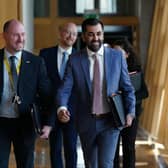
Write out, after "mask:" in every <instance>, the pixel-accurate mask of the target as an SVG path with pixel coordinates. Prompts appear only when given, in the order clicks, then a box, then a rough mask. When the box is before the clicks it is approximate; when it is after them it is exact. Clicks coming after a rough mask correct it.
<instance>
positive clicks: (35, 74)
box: [0, 49, 50, 124]
mask: <svg viewBox="0 0 168 168" xmlns="http://www.w3.org/2000/svg"><path fill="white" fill-rule="evenodd" d="M3 60H4V49H1V50H0V99H1V96H2V92H3V74H4V73H3V69H4V68H3V67H4V61H3ZM17 94H18V95H19V97H20V99H21V102H22V103H21V104H20V105H19V113H20V116H22V117H23V116H30V105H31V104H32V103H34V102H35V101H36V97H37V94H38V95H39V96H40V98H42V99H41V100H42V102H45V103H46V102H47V100H49V96H50V82H49V79H48V77H47V72H46V68H45V64H44V61H43V60H42V59H41V58H40V57H37V56H34V55H33V54H32V53H29V52H27V51H24V50H23V51H22V56H21V66H20V72H19V78H18V85H17ZM0 102H1V101H0ZM46 122H48V121H46ZM45 124H49V123H45Z"/></svg>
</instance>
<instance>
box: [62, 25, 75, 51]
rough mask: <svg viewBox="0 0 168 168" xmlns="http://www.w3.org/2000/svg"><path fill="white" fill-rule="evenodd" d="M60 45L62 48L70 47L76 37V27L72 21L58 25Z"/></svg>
mask: <svg viewBox="0 0 168 168" xmlns="http://www.w3.org/2000/svg"><path fill="white" fill-rule="evenodd" d="M59 31H60V45H61V46H62V47H63V48H69V47H71V46H72V45H73V44H74V43H75V41H76V39H77V34H78V33H77V27H76V25H75V24H73V23H68V24H66V25H63V26H61V27H60V30H59Z"/></svg>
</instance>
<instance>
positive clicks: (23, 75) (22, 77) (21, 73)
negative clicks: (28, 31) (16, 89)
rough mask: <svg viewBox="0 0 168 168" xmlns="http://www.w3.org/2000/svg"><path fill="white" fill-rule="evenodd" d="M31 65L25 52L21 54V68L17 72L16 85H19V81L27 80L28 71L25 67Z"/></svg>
mask: <svg viewBox="0 0 168 168" xmlns="http://www.w3.org/2000/svg"><path fill="white" fill-rule="evenodd" d="M31 63H32V60H31V59H30V58H29V57H28V55H27V53H26V52H24V51H23V52H22V57H21V67H20V71H19V79H18V84H19V85H20V82H21V81H26V78H27V73H29V72H28V69H30V68H27V66H30V65H31Z"/></svg>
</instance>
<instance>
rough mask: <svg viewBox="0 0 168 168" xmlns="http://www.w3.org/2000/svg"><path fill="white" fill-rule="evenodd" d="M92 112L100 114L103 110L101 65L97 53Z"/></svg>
mask: <svg viewBox="0 0 168 168" xmlns="http://www.w3.org/2000/svg"><path fill="white" fill-rule="evenodd" d="M92 112H93V114H100V113H102V112H103V103H102V86H101V78H100V65H99V60H98V58H97V56H96V55H94V73H93V105H92Z"/></svg>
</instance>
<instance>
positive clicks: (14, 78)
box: [10, 56, 18, 91]
mask: <svg viewBox="0 0 168 168" xmlns="http://www.w3.org/2000/svg"><path fill="white" fill-rule="evenodd" d="M15 59H16V56H10V68H11V75H12V81H13V86H14V90H15V91H17V81H18V75H17V70H16V64H15Z"/></svg>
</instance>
